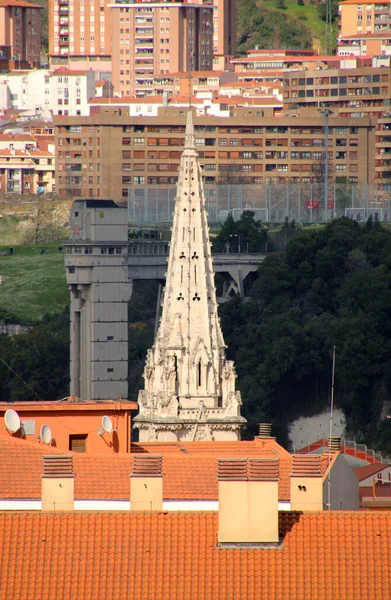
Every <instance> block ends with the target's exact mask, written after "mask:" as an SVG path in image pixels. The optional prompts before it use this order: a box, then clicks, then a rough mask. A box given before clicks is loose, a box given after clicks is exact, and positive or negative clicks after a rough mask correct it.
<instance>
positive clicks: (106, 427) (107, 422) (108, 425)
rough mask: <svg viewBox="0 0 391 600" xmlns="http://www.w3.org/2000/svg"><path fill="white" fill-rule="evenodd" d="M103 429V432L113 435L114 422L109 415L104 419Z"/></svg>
mask: <svg viewBox="0 0 391 600" xmlns="http://www.w3.org/2000/svg"><path fill="white" fill-rule="evenodd" d="M102 427H103V431H105V432H106V433H111V432H112V431H113V422H112V420H111V419H110V417H108V416H107V415H105V416H104V417H102Z"/></svg>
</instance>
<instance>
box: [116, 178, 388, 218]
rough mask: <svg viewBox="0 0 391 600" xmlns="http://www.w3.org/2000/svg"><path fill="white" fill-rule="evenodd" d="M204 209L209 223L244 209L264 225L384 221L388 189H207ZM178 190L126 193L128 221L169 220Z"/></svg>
mask: <svg viewBox="0 0 391 600" xmlns="http://www.w3.org/2000/svg"><path fill="white" fill-rule="evenodd" d="M204 189H205V199H206V207H207V210H208V214H209V223H210V224H218V223H223V222H224V221H225V220H226V218H227V216H228V214H229V213H232V215H233V217H234V218H235V219H239V218H240V215H241V214H242V212H243V210H252V211H254V212H255V217H256V219H259V220H261V221H263V222H265V223H280V222H283V221H284V220H285V218H286V217H288V219H289V220H290V221H291V220H293V219H295V220H296V221H297V222H307V223H308V222H309V223H312V222H313V223H322V222H326V221H329V220H330V219H334V218H339V217H342V216H344V215H345V216H346V215H347V216H351V217H352V218H358V219H359V220H362V221H365V220H366V219H367V218H368V217H369V216H370V215H372V216H373V217H375V216H377V217H378V218H379V219H381V220H388V215H390V216H391V214H390V208H391V190H390V191H387V192H385V191H379V190H377V188H376V186H372V185H348V184H346V185H344V184H333V183H330V184H329V186H328V193H327V198H326V195H325V189H324V186H323V185H322V184H320V183H313V184H306V185H297V184H291V183H289V184H276V185H275V184H263V185H244V184H228V185H207V186H205V188H204ZM175 195H176V186H170V187H164V186H147V187H142V186H140V187H132V188H129V190H128V220H129V222H130V223H134V224H137V225H142V224H162V223H170V222H171V221H172V216H173V211H174V198H175Z"/></svg>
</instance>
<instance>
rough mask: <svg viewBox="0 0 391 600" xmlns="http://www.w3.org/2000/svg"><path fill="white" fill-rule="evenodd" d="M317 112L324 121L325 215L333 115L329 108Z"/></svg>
mask: <svg viewBox="0 0 391 600" xmlns="http://www.w3.org/2000/svg"><path fill="white" fill-rule="evenodd" d="M319 112H320V114H321V115H323V116H324V117H325V119H326V125H325V154H326V160H325V167H324V182H323V185H324V215H325V217H326V215H327V205H328V204H327V203H328V199H329V116H330V115H332V114H333V111H332V110H331V109H330V108H320V109H319Z"/></svg>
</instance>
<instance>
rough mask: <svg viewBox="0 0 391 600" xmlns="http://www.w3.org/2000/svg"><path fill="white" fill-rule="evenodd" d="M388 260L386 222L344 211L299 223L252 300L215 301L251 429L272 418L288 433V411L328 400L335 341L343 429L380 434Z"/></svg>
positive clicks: (385, 383)
mask: <svg viewBox="0 0 391 600" xmlns="http://www.w3.org/2000/svg"><path fill="white" fill-rule="evenodd" d="M390 265H391V235H390V234H389V233H388V231H387V230H385V229H383V228H381V226H380V224H379V223H376V222H375V223H371V222H370V223H369V224H367V225H366V226H364V227H362V226H360V225H359V224H358V223H357V222H355V221H352V220H350V219H345V218H344V219H341V220H338V221H334V222H332V223H330V224H329V225H327V226H326V227H325V228H323V229H321V230H317V231H309V232H308V231H302V232H300V234H299V235H297V236H296V237H295V238H294V239H292V240H291V241H289V242H288V244H287V246H286V252H285V253H282V252H276V253H272V254H271V255H269V256H268V257H267V259H266V260H265V262H264V263H263V265H262V266H261V267H260V269H259V278H258V279H257V281H256V282H255V284H254V286H253V295H252V298H251V300H250V301H249V302H242V301H241V300H240V299H238V298H235V299H234V300H232V301H231V302H230V303H228V304H226V305H223V306H222V307H221V315H222V324H223V330H224V335H225V341H226V343H227V346H228V350H227V352H228V355H229V357H230V358H232V359H234V360H235V364H236V369H237V373H238V387H239V388H240V389H241V391H242V396H243V400H244V404H243V411H244V416H245V417H246V418H247V419H248V430H247V435H251V434H254V433H255V432H256V429H257V424H258V423H259V422H260V421H264V420H271V421H273V423H275V424H276V426H277V430H279V432H280V435H285V436H286V434H287V430H288V426H289V424H290V423H291V421H292V420H293V419H295V418H296V417H298V416H302V415H311V414H315V413H316V412H317V411H318V410H320V409H322V408H326V407H327V406H328V403H329V398H330V385H331V369H332V348H333V346H334V345H335V346H336V388H335V401H336V404H337V406H339V407H341V408H342V409H343V410H344V412H345V415H346V419H347V428H348V432H350V433H351V434H352V435H355V436H356V437H361V438H365V437H367V438H368V439H372V440H374V441H375V440H376V436H377V430H378V427H379V423H381V416H382V411H383V409H384V408H385V406H387V404H386V403H387V402H388V401H389V400H390V399H391V398H390V392H391V386H390V384H391V375H390V372H391V370H390V367H391V344H390V337H391V336H390V333H391V331H390V329H391V327H390V319H389V316H390V313H391V273H390ZM381 427H382V428H383V429H384V426H383V425H381Z"/></svg>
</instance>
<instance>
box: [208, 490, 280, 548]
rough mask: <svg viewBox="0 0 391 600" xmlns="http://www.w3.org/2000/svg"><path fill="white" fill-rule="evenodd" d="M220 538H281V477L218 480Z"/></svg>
mask: <svg viewBox="0 0 391 600" xmlns="http://www.w3.org/2000/svg"><path fill="white" fill-rule="evenodd" d="M218 539H219V542H220V543H276V542H278V481H219V534H218Z"/></svg>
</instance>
